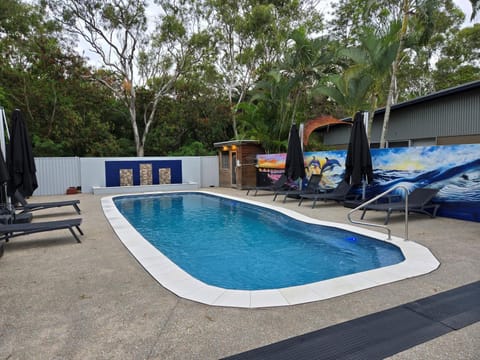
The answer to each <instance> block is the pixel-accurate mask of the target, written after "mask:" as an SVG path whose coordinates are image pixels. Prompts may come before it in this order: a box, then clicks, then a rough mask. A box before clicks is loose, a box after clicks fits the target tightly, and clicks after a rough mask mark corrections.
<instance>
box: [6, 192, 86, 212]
mask: <svg viewBox="0 0 480 360" xmlns="http://www.w3.org/2000/svg"><path fill="white" fill-rule="evenodd" d="M14 200H15V201H16V203H17V204H16V205H15V207H16V208H17V210H20V212H21V213H26V212H30V211H35V210H45V209H51V208H55V207H62V206H73V208H74V209H75V211H76V212H77V213H78V214H80V208H79V207H78V204H80V200H77V199H72V200H65V201H49V202H37V203H29V202H27V200H26V199H25V198H24V197H23V195H22V194H21V193H20V192H18V191H16V192H15V194H14Z"/></svg>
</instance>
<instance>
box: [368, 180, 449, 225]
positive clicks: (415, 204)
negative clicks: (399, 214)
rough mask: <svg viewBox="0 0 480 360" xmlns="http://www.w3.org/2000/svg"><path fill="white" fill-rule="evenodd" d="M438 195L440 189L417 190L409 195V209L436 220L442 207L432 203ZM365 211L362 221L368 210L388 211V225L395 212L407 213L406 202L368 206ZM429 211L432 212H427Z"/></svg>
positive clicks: (386, 218)
mask: <svg viewBox="0 0 480 360" xmlns="http://www.w3.org/2000/svg"><path fill="white" fill-rule="evenodd" d="M437 193H438V189H428V188H417V189H415V190H413V191H412V192H411V193H410V194H409V195H408V209H407V211H408V212H409V213H410V212H417V213H422V214H426V215H429V216H430V217H432V218H434V217H435V216H436V215H437V210H438V208H439V207H440V205H439V204H434V203H432V199H433V198H434V197H435V195H436V194H437ZM361 209H362V210H363V213H362V216H361V219H363V218H364V217H365V213H366V212H367V210H375V211H386V212H387V215H386V217H385V222H384V224H385V225H387V224H388V222H389V220H390V215H391V213H392V212H394V211H403V212H404V211H405V200H404V199H401V200H399V201H390V202H387V203H380V204H368V205H365V206H363V207H362V208H361ZM427 210H430V212H429V211H427Z"/></svg>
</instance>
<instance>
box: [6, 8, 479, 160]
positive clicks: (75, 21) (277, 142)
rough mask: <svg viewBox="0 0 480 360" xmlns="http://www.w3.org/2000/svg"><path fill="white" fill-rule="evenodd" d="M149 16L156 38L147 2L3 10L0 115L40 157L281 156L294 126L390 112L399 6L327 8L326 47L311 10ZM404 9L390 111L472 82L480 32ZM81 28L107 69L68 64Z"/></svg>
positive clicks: (76, 61) (174, 11)
mask: <svg viewBox="0 0 480 360" xmlns="http://www.w3.org/2000/svg"><path fill="white" fill-rule="evenodd" d="M155 2H156V4H157V5H158V7H159V9H161V11H158V12H157V11H150V13H152V12H153V13H155V14H158V16H157V17H156V18H155V21H157V23H156V25H157V27H153V26H150V25H151V24H150V23H149V21H151V18H147V17H146V10H147V8H149V7H150V6H151V4H150V3H149V2H148V3H147V2H146V1H137V0H125V1H121V2H112V1H100V0H69V1H66V0H45V1H44V0H42V1H39V2H38V3H36V2H26V1H21V0H3V1H0V105H1V106H3V107H4V108H5V109H6V113H7V118H8V117H9V116H10V115H11V112H12V111H13V109H15V108H20V109H21V110H22V111H23V112H24V114H25V117H26V120H27V123H28V127H29V130H30V132H31V133H32V135H33V143H34V154H35V155H36V156H72V155H77V156H134V155H135V154H138V146H139V145H143V146H144V153H145V155H168V154H186V155H198V154H209V153H211V152H212V151H213V150H214V149H213V143H214V142H218V141H224V140H229V139H232V138H236V139H257V140H260V141H261V142H262V143H263V145H264V146H265V148H266V149H267V151H271V152H277V151H284V150H285V149H286V142H287V140H286V139H287V137H288V130H289V127H290V124H291V123H292V122H293V121H295V122H296V123H301V122H304V121H306V120H308V119H311V118H314V117H317V116H319V115H322V114H330V115H334V116H336V117H343V116H351V115H352V114H353V113H354V112H355V111H356V110H359V109H366V108H368V107H370V108H377V107H381V106H383V105H385V103H386V99H387V94H388V85H389V74H390V71H391V63H392V61H393V60H392V59H394V58H395V53H396V49H398V45H399V37H398V27H399V23H400V22H399V20H400V15H401V13H402V12H401V7H400V5H399V3H398V1H394V0H380V1H371V0H369V1H363V0H348V1H347V0H338V1H335V2H333V10H334V13H333V14H332V15H333V20H332V21H331V22H330V24H328V25H329V29H328V37H321V36H319V35H318V34H321V33H325V32H322V31H323V30H324V27H325V24H324V21H323V19H322V15H321V13H319V11H318V8H316V7H315V6H316V1H314V0H305V1H285V0H278V1H277V0H275V1H257V0H237V1H233V0H226V1H225V0H200V1H194V0H180V1H175V2H173V1H170V0H156V1H155ZM46 3H48V4H49V5H51V7H50V9H49V11H47V10H46V8H45V4H46ZM410 5H411V10H412V11H411V13H410V15H411V16H409V19H408V31H407V34H406V35H407V36H405V38H404V43H405V47H406V48H407V49H406V50H405V51H403V52H402V53H401V61H400V62H399V68H398V75H397V79H396V84H397V85H398V87H397V89H396V90H395V93H394V94H393V95H394V99H395V100H396V101H402V100H406V99H410V98H412V97H416V96H421V95H425V94H427V93H429V92H432V91H436V90H441V89H443V88H446V87H450V86H454V85H459V84H461V83H465V82H469V81H473V80H478V78H480V58H479V56H480V55H479V51H480V50H479V49H480V44H479V39H480V28H479V25H478V24H475V25H474V26H472V27H469V28H464V29H460V24H461V23H462V22H463V19H464V14H463V13H462V12H461V11H460V10H459V9H458V8H456V7H455V5H454V4H453V2H452V0H445V1H441V2H439V1H433V0H422V1H416V2H413V1H411V2H410ZM75 6H78V8H75ZM477 6H478V4H477ZM80 10H81V11H80ZM149 10H152V9H151V8H149ZM51 11H52V12H51ZM60 12H61V15H62V16H59V17H57V18H56V19H52V18H50V17H49V16H50V14H51V13H56V14H57V15H59V13H60ZM88 20H92V21H91V23H90V25H91V26H90V27H88V26H87V27H85V26H84V27H83V28H79V27H78V26H79V25H81V24H82V21H83V24H84V25H85V21H87V23H88ZM94 25H96V26H97V28H95V26H94ZM75 26H77V28H76V30H77V31H78V30H82V31H86V32H85V35H87V40H88V39H89V40H90V42H89V45H90V46H91V47H95V46H98V47H97V51H98V52H99V55H100V57H101V58H102V56H104V58H103V60H104V63H103V67H98V68H91V67H89V66H88V65H87V64H86V59H85V58H82V57H81V56H79V55H78V54H76V53H75V51H74V49H75V47H76V45H75V39H74V38H73V37H69V36H68V33H67V31H66V30H67V29H68V30H70V31H72V30H74V29H75ZM78 34H79V33H77V35H78ZM88 36H90V37H88ZM102 36H103V37H102ZM101 39H103V40H101ZM108 40H112V43H111V44H110V45H111V46H110V47H104V45H105V44H106V42H108ZM102 41H103V42H102ZM87 42H88V41H87ZM100 44H101V46H100ZM113 45H114V46H113ZM106 49H108V50H106ZM102 51H103V53H102ZM112 56H115V57H112ZM107 60H108V61H107ZM93 79H95V80H96V81H97V82H94V81H92V80H93ZM332 100H334V101H332ZM136 132H138V138H137V139H136V138H135V136H136V135H135V133H136ZM317 140H318V141H317V142H316V144H314V147H315V148H317V149H318V148H321V147H322V145H321V140H322V139H317ZM136 141H137V142H136ZM313 143H315V141H313V142H312V144H313ZM312 146H313V145H312Z"/></svg>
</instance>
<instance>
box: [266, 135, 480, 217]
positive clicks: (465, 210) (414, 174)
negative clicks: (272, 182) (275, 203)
mask: <svg viewBox="0 0 480 360" xmlns="http://www.w3.org/2000/svg"><path fill="white" fill-rule="evenodd" d="M371 154H372V161H373V169H374V179H373V182H372V183H371V184H368V186H367V188H366V191H367V194H366V195H367V197H368V196H374V195H376V194H379V193H381V192H383V191H385V190H387V189H389V188H391V187H392V186H394V185H398V184H401V185H404V186H406V187H407V188H408V189H409V190H411V191H413V190H414V189H415V188H417V187H430V188H435V189H439V192H438V194H437V196H436V197H435V199H434V202H436V203H438V204H440V208H439V210H438V213H437V214H438V216H445V217H452V218H457V219H463V220H469V221H478V222H480V144H465V145H449V146H426V147H424V146H418V147H406V148H391V149H372V150H371ZM345 157H346V151H343V150H335V151H321V152H320V151H319V152H307V153H304V163H305V167H306V170H307V177H310V175H311V174H316V173H321V174H322V180H321V183H320V186H322V187H326V188H334V187H335V186H336V185H337V184H338V183H339V182H340V181H342V180H343V177H344V173H345ZM264 159H265V161H263V160H264ZM267 159H268V160H267ZM272 159H274V160H275V161H272ZM282 160H283V163H282ZM272 162H274V163H275V168H272V169H270V168H269V167H268V166H269V165H271V164H272ZM284 162H285V154H269V155H258V165H257V166H258V168H259V171H264V172H267V173H268V172H270V171H272V170H273V172H274V173H275V172H276V173H277V174H278V176H280V174H281V173H282V166H284ZM262 166H263V168H262ZM358 190H359V191H360V189H358ZM400 192H401V191H399V195H402V194H400Z"/></svg>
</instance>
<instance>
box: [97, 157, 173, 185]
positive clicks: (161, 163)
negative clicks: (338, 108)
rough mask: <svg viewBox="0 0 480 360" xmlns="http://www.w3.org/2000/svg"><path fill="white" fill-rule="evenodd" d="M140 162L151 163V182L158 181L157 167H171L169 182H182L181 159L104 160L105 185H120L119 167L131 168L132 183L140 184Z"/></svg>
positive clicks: (156, 182) (157, 182)
mask: <svg viewBox="0 0 480 360" xmlns="http://www.w3.org/2000/svg"><path fill="white" fill-rule="evenodd" d="M140 164H152V183H153V184H154V185H156V184H159V183H160V179H159V174H158V173H159V172H158V170H159V169H171V170H170V172H171V183H172V184H181V183H182V161H181V160H154V161H148V160H142V161H135V160H127V161H106V162H105V183H106V185H107V186H120V169H132V170H133V184H134V185H140Z"/></svg>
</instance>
